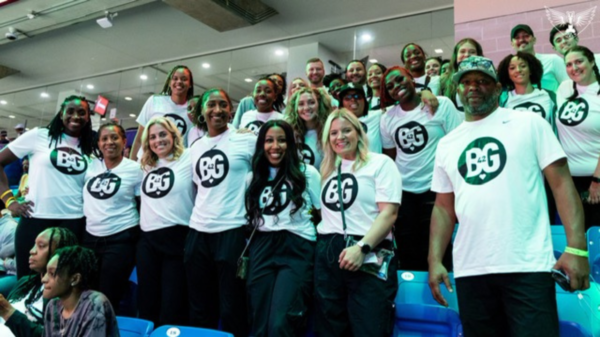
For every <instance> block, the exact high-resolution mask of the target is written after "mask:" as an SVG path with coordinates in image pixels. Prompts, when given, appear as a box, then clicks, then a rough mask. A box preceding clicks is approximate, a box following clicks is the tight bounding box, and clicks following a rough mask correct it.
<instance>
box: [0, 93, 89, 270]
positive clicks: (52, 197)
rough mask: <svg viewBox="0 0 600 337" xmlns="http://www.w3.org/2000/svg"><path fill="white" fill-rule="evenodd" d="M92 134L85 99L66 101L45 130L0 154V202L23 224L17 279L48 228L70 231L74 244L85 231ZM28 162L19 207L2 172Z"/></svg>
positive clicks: (17, 244) (33, 132)
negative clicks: (19, 160)
mask: <svg viewBox="0 0 600 337" xmlns="http://www.w3.org/2000/svg"><path fill="white" fill-rule="evenodd" d="M92 146H93V133H92V123H91V122H90V106H89V103H88V102H87V101H86V100H85V98H84V97H79V96H69V97H67V98H65V100H64V101H63V102H62V104H61V106H60V109H59V111H58V112H57V114H56V115H55V116H54V118H53V119H52V121H50V124H48V126H47V127H45V128H34V129H32V130H31V131H28V132H26V133H25V134H23V135H21V136H20V137H19V138H17V139H15V140H14V141H12V142H11V143H10V144H8V146H7V147H6V148H4V149H3V150H2V151H1V152H0V199H2V201H3V202H4V204H6V205H7V208H8V209H10V210H11V212H12V214H14V215H16V216H20V217H21V220H20V222H19V226H18V227H17V231H16V233H15V252H16V259H17V277H18V278H21V277H23V276H24V275H27V274H28V273H29V267H28V266H27V263H26V261H27V256H28V255H29V253H28V252H29V248H30V247H31V246H30V245H31V242H33V241H34V240H35V238H36V237H37V235H38V234H40V233H41V232H42V231H43V230H45V229H46V228H50V227H66V228H69V229H70V230H71V231H72V232H73V233H75V235H76V236H77V237H78V238H81V237H82V235H83V232H84V230H85V218H84V216H83V185H84V183H85V171H86V170H87V167H88V160H89V156H90V155H91V154H92ZM25 156H29V159H30V162H31V165H30V166H31V168H30V169H29V171H30V172H29V193H28V194H27V196H26V197H25V200H26V201H24V202H23V203H21V202H20V201H18V200H16V199H15V197H14V196H13V195H12V191H11V190H10V189H9V187H8V184H7V180H6V175H5V174H4V171H3V170H2V168H3V167H4V166H6V165H7V164H9V163H11V162H13V161H15V160H17V158H23V157H25Z"/></svg>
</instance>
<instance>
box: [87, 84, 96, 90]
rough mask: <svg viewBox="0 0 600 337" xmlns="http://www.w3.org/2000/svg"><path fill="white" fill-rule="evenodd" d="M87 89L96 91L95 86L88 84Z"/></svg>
mask: <svg viewBox="0 0 600 337" xmlns="http://www.w3.org/2000/svg"><path fill="white" fill-rule="evenodd" d="M86 87H87V88H88V89H94V85H93V84H88V85H86Z"/></svg>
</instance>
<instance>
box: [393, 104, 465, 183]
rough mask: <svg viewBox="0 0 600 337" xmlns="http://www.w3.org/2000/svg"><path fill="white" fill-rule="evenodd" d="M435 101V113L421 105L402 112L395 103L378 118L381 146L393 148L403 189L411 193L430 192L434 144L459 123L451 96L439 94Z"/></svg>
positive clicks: (435, 146) (435, 145)
mask: <svg viewBox="0 0 600 337" xmlns="http://www.w3.org/2000/svg"><path fill="white" fill-rule="evenodd" d="M438 101H439V107H438V109H437V112H436V113H435V115H431V113H429V112H426V111H424V110H423V109H422V108H421V105H419V106H417V108H416V109H414V110H411V111H404V110H402V107H400V104H398V105H396V106H394V107H393V108H392V109H390V110H388V111H387V112H386V113H385V114H384V115H383V117H381V137H382V139H383V148H384V149H392V148H396V159H395V162H396V166H397V167H398V170H399V171H400V174H401V175H402V188H403V189H404V190H405V191H408V192H411V193H423V192H427V191H429V189H430V188H431V178H432V176H433V163H434V160H435V150H436V148H437V144H438V142H439V141H440V139H441V138H442V137H444V136H445V135H446V134H448V133H449V132H450V131H452V130H454V128H456V127H457V126H458V125H459V124H460V123H461V122H462V120H461V118H460V116H459V112H458V111H457V110H456V108H455V107H454V104H453V103H452V101H451V100H450V99H448V98H446V97H441V96H440V97H438Z"/></svg>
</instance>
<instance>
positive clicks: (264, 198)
mask: <svg viewBox="0 0 600 337" xmlns="http://www.w3.org/2000/svg"><path fill="white" fill-rule="evenodd" d="M274 182H275V180H272V181H270V182H269V183H268V184H267V186H265V189H264V190H263V191H262V193H261V194H260V197H259V198H258V205H259V207H260V208H262V209H263V214H265V215H277V214H279V213H281V212H282V211H283V210H284V209H286V207H288V205H289V204H290V201H291V199H290V193H291V191H292V187H291V186H290V185H289V184H288V182H287V181H284V182H282V183H281V184H280V187H278V188H277V190H275V191H273V183H274Z"/></svg>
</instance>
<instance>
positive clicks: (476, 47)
mask: <svg viewBox="0 0 600 337" xmlns="http://www.w3.org/2000/svg"><path fill="white" fill-rule="evenodd" d="M473 55H476V56H483V49H482V48H481V45H480V44H479V42H477V41H475V39H472V38H470V37H467V38H464V39H462V40H460V41H458V43H457V44H456V45H455V46H454V50H453V51H452V58H451V59H450V64H449V65H448V70H447V71H446V72H443V73H442V75H441V77H440V94H441V95H444V96H446V97H448V98H449V99H450V100H451V101H452V102H453V103H454V106H456V108H458V110H460V111H464V109H463V106H462V103H461V102H460V99H458V93H457V92H456V87H457V84H456V82H454V80H453V79H452V77H454V74H455V73H456V71H457V69H458V64H459V63H460V62H462V61H463V60H464V59H466V58H468V57H469V56H473Z"/></svg>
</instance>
